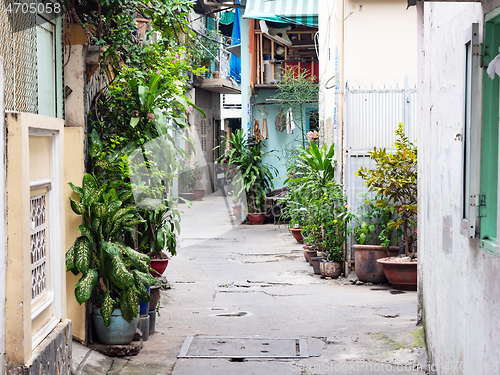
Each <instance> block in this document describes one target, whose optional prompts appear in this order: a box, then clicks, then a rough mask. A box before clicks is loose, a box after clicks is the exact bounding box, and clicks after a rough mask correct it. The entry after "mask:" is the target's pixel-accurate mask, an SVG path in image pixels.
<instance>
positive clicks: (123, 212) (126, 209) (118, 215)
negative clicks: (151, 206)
mask: <svg viewBox="0 0 500 375" xmlns="http://www.w3.org/2000/svg"><path fill="white" fill-rule="evenodd" d="M133 209H134V206H129V207H124V208H120V209H119V210H117V211H116V212H115V214H114V215H113V216H112V218H111V221H118V220H120V219H121V218H122V217H123V216H125V215H126V214H128V213H129V212H131V211H132V210H133Z"/></svg>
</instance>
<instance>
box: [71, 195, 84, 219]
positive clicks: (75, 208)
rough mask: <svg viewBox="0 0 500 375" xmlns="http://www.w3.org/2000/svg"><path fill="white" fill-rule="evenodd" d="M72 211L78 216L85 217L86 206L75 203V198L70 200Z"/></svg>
mask: <svg viewBox="0 0 500 375" xmlns="http://www.w3.org/2000/svg"><path fill="white" fill-rule="evenodd" d="M69 200H70V204H71V209H72V210H73V212H74V213H75V214H77V215H83V214H84V213H85V205H84V204H83V203H81V202H78V201H75V200H74V199H73V198H69Z"/></svg>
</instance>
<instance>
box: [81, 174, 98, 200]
mask: <svg viewBox="0 0 500 375" xmlns="http://www.w3.org/2000/svg"><path fill="white" fill-rule="evenodd" d="M82 189H83V203H84V204H85V203H86V201H87V199H88V198H89V197H90V196H91V195H92V194H93V193H94V191H96V190H97V183H96V181H95V179H94V177H93V176H92V175H91V174H89V173H85V175H84V176H83V186H82Z"/></svg>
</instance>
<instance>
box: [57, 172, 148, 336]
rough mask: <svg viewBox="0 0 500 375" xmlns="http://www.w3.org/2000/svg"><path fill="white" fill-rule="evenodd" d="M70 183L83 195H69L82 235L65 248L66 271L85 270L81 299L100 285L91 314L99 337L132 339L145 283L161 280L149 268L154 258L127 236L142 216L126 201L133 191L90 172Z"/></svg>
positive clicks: (80, 285)
mask: <svg viewBox="0 0 500 375" xmlns="http://www.w3.org/2000/svg"><path fill="white" fill-rule="evenodd" d="M70 186H71V188H72V189H73V191H74V192H76V193H77V194H78V196H79V197H80V200H79V201H77V200H75V199H73V198H70V202H71V208H72V209H73V211H74V212H75V213H76V214H78V215H81V216H82V225H80V226H79V228H78V229H79V230H80V232H81V233H82V236H80V237H78V238H77V239H76V240H75V243H74V245H73V246H72V247H71V248H70V249H69V250H68V251H67V252H66V270H67V271H71V272H73V274H75V275H78V274H80V273H81V274H82V277H81V279H80V281H78V283H77V284H76V286H75V297H76V300H77V301H78V303H80V304H82V303H84V302H86V301H87V300H88V299H89V298H90V297H91V293H92V291H93V290H94V288H95V289H96V290H97V298H96V300H95V301H93V302H95V306H94V308H93V313H92V315H93V321H94V326H95V328H96V332H97V335H98V338H99V340H100V341H101V342H103V343H104V344H128V343H129V342H130V341H131V340H132V337H133V335H134V333H135V329H136V327H137V315H138V309H139V299H142V300H143V301H149V298H150V297H149V294H148V292H147V290H146V286H150V285H153V284H155V282H156V280H155V279H154V278H153V277H152V276H151V275H150V274H149V272H148V264H149V262H150V260H149V258H148V257H147V256H146V255H144V254H142V253H140V252H137V251H135V250H133V249H132V248H130V247H128V246H126V245H125V243H124V242H123V241H122V240H123V237H124V233H125V232H127V231H133V227H134V226H136V225H138V224H139V223H141V222H142V220H141V219H140V218H139V217H138V216H137V215H136V214H134V210H135V206H133V205H125V204H124V203H123V202H126V201H127V200H128V199H129V197H130V195H131V194H132V193H131V192H130V191H125V192H124V193H122V194H121V195H118V193H117V192H116V190H115V189H113V188H109V187H108V185H107V184H100V183H99V182H98V180H97V179H96V178H95V177H94V176H93V175H91V174H89V173H86V174H85V175H84V177H83V183H82V187H77V186H75V185H73V184H72V183H70ZM116 328H117V329H118V331H116ZM125 331H126V332H125Z"/></svg>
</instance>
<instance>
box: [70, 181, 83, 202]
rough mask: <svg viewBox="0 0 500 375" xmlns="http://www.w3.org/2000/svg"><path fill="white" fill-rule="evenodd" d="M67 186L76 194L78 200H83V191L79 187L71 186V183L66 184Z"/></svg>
mask: <svg viewBox="0 0 500 375" xmlns="http://www.w3.org/2000/svg"><path fill="white" fill-rule="evenodd" d="M68 185H69V187H70V188H71V190H73V191H74V192H75V193H77V194H78V196H79V197H80V199H82V198H83V189H82V188H81V187H78V186H75V185H73V183H72V182H68Z"/></svg>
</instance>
